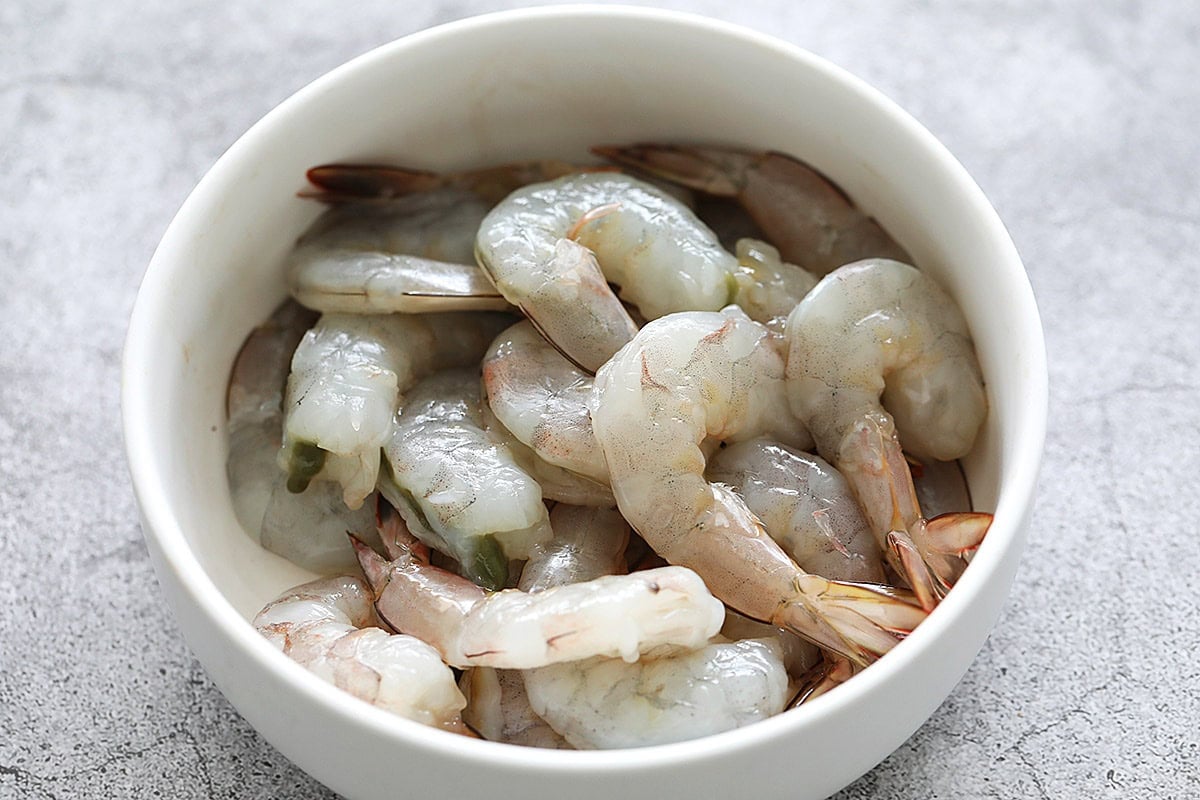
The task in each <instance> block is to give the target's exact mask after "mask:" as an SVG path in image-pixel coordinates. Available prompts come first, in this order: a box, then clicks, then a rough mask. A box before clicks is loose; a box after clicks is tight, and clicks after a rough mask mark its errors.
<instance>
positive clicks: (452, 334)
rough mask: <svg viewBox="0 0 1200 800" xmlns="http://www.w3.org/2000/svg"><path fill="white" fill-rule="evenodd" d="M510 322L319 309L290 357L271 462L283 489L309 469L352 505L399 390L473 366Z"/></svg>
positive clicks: (372, 465)
mask: <svg viewBox="0 0 1200 800" xmlns="http://www.w3.org/2000/svg"><path fill="white" fill-rule="evenodd" d="M509 324H511V318H509V317H508V316H506V315H503V314H496V313H482V312H481V313H474V314H453V313H450V314H422V315H411V316H410V315H404V314H387V315H382V316H362V315H350V314H325V315H324V316H322V317H321V319H320V320H319V321H318V322H317V324H316V326H315V327H314V328H313V329H312V330H310V331H309V332H308V333H307V334H305V336H304V339H303V340H302V341H301V342H300V346H299V347H297V348H296V353H295V355H294V356H293V358H292V373H291V377H290V378H289V379H288V390H287V402H286V406H285V408H286V417H285V420H284V439H283V447H282V450H281V459H282V460H283V462H284V463H285V464H286V468H287V471H288V474H289V483H288V488H290V489H291V490H292V491H295V492H301V491H303V490H304V489H305V488H306V487H307V486H308V483H309V481H310V480H312V479H313V478H314V477H316V476H317V475H320V476H321V477H322V478H325V479H328V480H333V481H336V482H338V483H340V484H341V485H342V487H343V489H344V495H343V497H344V499H345V502H346V505H348V506H349V507H351V508H358V507H359V506H361V505H362V502H363V500H364V499H365V498H366V496H367V495H369V494H370V493H371V492H372V491H373V490H374V489H375V481H376V477H377V476H378V474H379V454H380V448H381V447H382V446H383V444H384V442H386V441H387V438H388V436H389V434H390V433H391V429H392V417H393V415H394V414H395V411H396V408H397V407H398V404H399V401H400V396H401V393H402V392H404V391H405V390H407V389H408V388H409V387H410V386H412V385H413V384H414V383H416V381H417V380H418V379H419V378H420V377H421V376H423V375H426V374H428V373H430V372H432V371H433V370H434V369H435V368H449V367H457V366H465V365H467V364H472V363H476V362H478V360H479V357H480V356H481V355H482V354H483V351H484V349H485V348H486V347H487V345H488V343H489V342H490V341H491V340H492V339H493V338H495V336H496V334H497V333H499V331H500V330H501V329H503V328H504V327H507V325H509Z"/></svg>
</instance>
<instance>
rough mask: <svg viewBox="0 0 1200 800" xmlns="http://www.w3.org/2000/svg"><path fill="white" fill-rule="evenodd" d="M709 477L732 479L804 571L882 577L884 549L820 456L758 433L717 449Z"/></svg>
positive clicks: (870, 579)
mask: <svg viewBox="0 0 1200 800" xmlns="http://www.w3.org/2000/svg"><path fill="white" fill-rule="evenodd" d="M706 475H707V476H708V479H709V480H710V481H714V482H719V483H723V484H726V485H728V486H731V487H733V488H734V489H735V490H736V491H737V492H738V494H740V495H741V496H742V499H743V500H745V501H746V507H747V508H749V509H750V510H751V511H752V512H754V514H755V516H757V517H758V518H759V519H760V520H762V523H763V525H764V526H765V527H766V529H767V533H768V534H770V536H771V538H772V539H774V540H775V541H777V542H779V544H780V545H782V546H783V548H784V549H785V550H786V551H787V553H788V555H790V556H791V557H792V558H793V559H794V560H795V562H796V563H797V564H798V565H799V566H800V568H801V569H803V570H804V571H805V572H813V573H816V574H817V575H821V576H823V577H826V578H830V579H832V580H839V581H854V582H859V583H882V582H883V579H884V574H883V561H882V554H881V553H880V550H879V546H878V545H877V544H876V543H875V537H874V535H873V534H872V532H871V528H870V526H869V525H867V521H866V520H865V519H864V518H863V514H862V511H861V510H859V507H858V501H857V500H855V498H854V493H853V492H852V491H851V489H850V485H849V484H848V483H847V482H846V479H845V478H843V477H842V476H841V474H840V473H839V472H838V471H837V470H835V469H834V468H833V467H831V466H830V465H829V463H828V462H826V461H825V460H824V459H821V458H819V457H817V456H813V455H809V454H808V453H804V452H801V451H799V450H796V449H794V448H791V447H788V446H786V445H782V444H779V443H777V442H773V441H771V440H770V439H765V438H760V439H753V440H751V441H748V442H738V443H737V444H734V445H731V446H729V447H727V448H725V449H723V450H721V451H719V452H718V453H716V454H715V455H714V456H713V457H712V459H710V461H709V465H708V470H707V472H706Z"/></svg>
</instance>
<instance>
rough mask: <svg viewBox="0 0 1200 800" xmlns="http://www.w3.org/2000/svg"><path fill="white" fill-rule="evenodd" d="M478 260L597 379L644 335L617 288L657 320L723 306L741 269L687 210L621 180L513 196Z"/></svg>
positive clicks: (487, 229) (605, 177) (596, 177)
mask: <svg viewBox="0 0 1200 800" xmlns="http://www.w3.org/2000/svg"><path fill="white" fill-rule="evenodd" d="M597 209H603V212H602V213H601V212H597ZM475 252H476V257H477V259H478V261H479V264H480V266H481V267H483V269H484V271H485V272H487V274H488V275H489V276H490V277H491V279H492V281H493V282H494V283H495V284H496V287H497V288H498V289H499V290H500V292H501V293H502V294H503V295H504V296H505V297H506V298H507V299H508V300H509V302H511V303H513V304H514V305H516V306H518V307H520V308H521V310H522V311H524V312H525V314H526V316H528V317H529V318H530V320H531V321H532V322H533V324H534V325H535V326H536V327H537V329H538V330H539V332H541V333H542V334H543V335H544V336H545V337H546V338H547V339H548V340H549V341H551V342H553V343H554V344H555V346H556V347H559V348H560V349H561V350H562V352H563V354H564V355H566V356H567V357H568V358H569V359H570V360H571V361H572V362H574V363H575V364H577V365H578V366H580V367H581V368H582V369H584V370H586V371H588V372H594V371H595V370H596V369H597V368H599V367H600V365H601V364H603V363H604V362H605V361H607V360H608V358H609V357H610V356H611V355H612V354H613V353H615V352H616V351H617V350H618V349H619V348H620V347H621V346H622V345H623V344H625V342H627V341H629V339H631V338H632V337H633V334H634V333H635V332H636V331H637V327H636V326H635V325H634V323H633V320H632V319H631V318H630V316H629V314H628V313H627V312H626V311H625V308H624V306H622V305H621V303H620V301H619V300H618V299H617V297H616V295H614V294H613V293H612V290H611V289H609V287H608V283H609V282H610V281H611V282H613V283H616V284H617V285H618V286H620V291H621V296H622V297H623V298H625V299H627V300H628V301H629V302H631V303H633V304H634V305H636V306H637V307H638V309H639V311H640V312H641V313H642V315H644V316H645V317H647V318H654V317H659V316H662V315H663V314H666V313H668V312H670V311H675V310H679V309H681V308H688V309H703V310H716V309H719V308H721V307H723V306H724V305H725V304H726V303H728V302H729V297H730V281H729V275H730V274H731V272H732V271H733V268H734V265H735V259H734V258H733V256H731V255H730V254H729V253H727V252H725V250H723V249H722V248H721V246H720V244H719V243H718V242H717V239H716V236H715V235H714V234H713V233H712V231H710V230H709V229H708V228H707V227H705V226H704V224H703V223H701V222H700V221H699V220H698V219H696V217H695V215H694V214H692V212H691V211H690V210H688V208H687V207H686V206H684V205H682V204H681V203H680V202H679V201H678V200H676V199H675V198H673V197H671V196H670V195H668V194H666V193H665V192H663V191H661V190H659V189H657V188H656V187H654V186H651V185H650V184H647V183H644V182H642V181H638V180H636V179H634V178H631V177H629V176H627V175H621V174H614V173H583V174H579V175H570V176H567V177H565V178H560V179H559V180H557V181H552V182H549V183H542V184H534V185H532V186H528V187H525V188H523V189H519V190H517V191H516V192H513V193H512V194H511V195H509V196H508V197H507V198H506V199H505V200H504V201H503V202H501V203H500V204H499V205H497V206H496V207H495V208H494V209H492V211H491V213H489V214H488V216H487V217H486V218H485V219H484V221H483V224H482V225H481V226H480V229H479V236H478V239H477V240H476V248H475Z"/></svg>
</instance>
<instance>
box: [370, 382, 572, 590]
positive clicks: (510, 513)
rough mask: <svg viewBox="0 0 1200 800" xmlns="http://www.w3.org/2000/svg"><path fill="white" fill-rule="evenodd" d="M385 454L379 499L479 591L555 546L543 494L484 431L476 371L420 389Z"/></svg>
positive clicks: (408, 399) (500, 583)
mask: <svg viewBox="0 0 1200 800" xmlns="http://www.w3.org/2000/svg"><path fill="white" fill-rule="evenodd" d="M383 451H384V457H385V458H386V462H387V466H388V469H385V470H384V471H383V474H382V475H381V476H380V478H379V490H380V492H381V493H382V494H383V495H384V497H386V498H387V499H388V500H389V501H390V502H391V504H392V505H393V506H395V507H396V508H397V510H399V511H400V513H401V515H402V516H404V518H405V520H406V521H407V523H408V528H409V530H410V531H411V532H412V533H414V534H415V535H416V536H417V537H418V538H419V539H421V540H422V541H423V542H424V543H425V544H426V545H429V546H431V547H434V548H436V549H437V550H439V551H441V552H443V553H445V554H446V555H449V556H451V557H452V558H454V559H455V560H456V561H458V562H459V564H460V565H461V566H462V568H463V572H464V574H465V575H466V576H467V577H468V578H470V579H471V580H472V581H474V582H476V583H478V584H479V585H481V586H483V587H485V588H487V589H493V590H495V589H502V588H504V586H505V585H506V584H507V582H508V562H509V561H510V560H514V559H522V560H523V559H525V558H528V557H529V553H530V550H531V548H532V547H533V546H534V545H536V544H537V543H539V542H544V541H548V540H549V539H550V537H551V530H550V520H549V515H548V514H547V512H546V506H545V505H544V504H543V503H542V489H541V487H540V486H539V485H538V483H537V481H536V480H534V478H533V477H532V476H531V475H530V474H529V473H528V472H526V471H525V470H524V469H522V468H521V467H520V466H519V465H518V464H517V462H516V461H515V460H514V458H513V455H512V453H511V452H510V451H509V449H508V448H507V447H505V446H504V445H503V444H501V443H499V442H497V441H496V440H495V439H494V438H493V437H492V436H490V435H489V434H488V433H487V431H486V430H484V427H483V417H482V414H481V412H480V396H479V372H478V370H477V369H471V368H467V369H457V370H447V371H444V372H439V373H436V374H434V375H432V376H430V377H428V378H425V379H423V380H422V381H420V382H419V383H417V384H416V385H415V386H413V387H412V389H411V390H410V391H409V392H408V393H407V394H406V396H405V399H404V404H403V406H402V407H401V408H400V410H399V411H398V412H397V413H396V418H395V423H394V425H393V427H392V432H391V435H390V437H389V439H388V441H387V442H386V443H385V444H384V448H383Z"/></svg>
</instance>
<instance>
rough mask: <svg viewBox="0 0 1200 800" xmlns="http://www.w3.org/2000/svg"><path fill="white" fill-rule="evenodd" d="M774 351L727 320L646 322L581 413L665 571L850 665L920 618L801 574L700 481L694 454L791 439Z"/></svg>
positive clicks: (692, 316)
mask: <svg viewBox="0 0 1200 800" xmlns="http://www.w3.org/2000/svg"><path fill="white" fill-rule="evenodd" d="M783 369H784V357H783V353H782V350H781V346H780V344H779V341H778V340H777V339H776V337H774V336H773V335H772V334H771V333H770V332H769V331H768V330H767V329H766V328H765V327H764V326H762V325H760V324H758V323H755V322H753V321H751V320H750V319H749V318H747V317H746V316H745V314H744V313H742V312H741V311H740V310H738V309H735V308H731V309H726V310H725V311H724V312H722V313H703V312H693V313H681V314H673V315H671V316H669V317H664V318H662V319H658V320H655V321H653V322H651V323H649V324H648V325H647V326H646V327H645V328H643V329H642V330H641V331H639V333H638V335H637V336H636V337H635V338H634V339H633V341H632V342H630V343H629V344H628V345H627V346H626V347H625V348H623V349H622V350H621V351H620V352H619V353H618V354H617V355H616V356H614V357H613V359H612V360H611V361H609V362H608V363H607V364H606V365H605V366H604V367H603V368H602V369H601V370H600V372H599V373H598V374H597V376H596V385H595V394H594V395H593V404H592V423H593V430H594V431H595V433H596V438H597V439H598V440H599V441H600V445H601V447H602V448H603V449H604V455H605V459H606V460H607V462H608V467H609V473H610V476H611V478H612V487H613V494H614V495H615V496H616V498H617V503H618V505H619V506H620V509H621V512H622V513H623V514H624V516H625V518H626V519H628V520H629V522H630V523H631V524H632V525H633V527H634V529H635V530H637V531H638V532H639V533H640V534H641V535H642V537H643V538H645V540H646V541H647V542H648V543H649V544H650V545H651V547H653V548H654V549H655V551H656V552H658V554H659V555H661V556H662V557H663V558H665V559H666V560H667V561H669V562H670V563H672V564H678V565H681V566H689V567H691V568H693V569H695V570H696V571H697V572H698V573H699V574H700V575H701V576H702V577H703V578H704V580H705V583H706V584H707V585H708V586H709V588H710V589H711V590H712V591H713V592H714V593H715V594H716V595H717V596H718V597H720V598H721V599H722V600H724V601H725V602H726V603H728V604H729V605H730V606H732V607H733V608H735V609H737V610H738V611H741V612H742V613H744V614H746V615H748V616H750V617H753V618H755V619H759V620H762V621H765V622H770V623H772V624H775V625H779V626H781V627H785V628H788V629H790V630H792V631H794V632H796V633H799V634H800V635H802V636H805V637H807V638H809V639H811V640H812V641H814V642H816V643H817V644H820V645H821V646H822V647H825V648H827V649H830V650H833V651H835V652H838V653H841V654H843V655H845V656H846V657H848V658H850V659H852V660H855V661H857V662H859V663H863V662H866V661H869V660H870V659H871V658H872V657H874V656H876V655H879V654H882V653H884V652H887V651H888V650H889V649H891V647H892V646H894V645H895V644H896V642H897V641H898V639H897V634H903V633H904V632H907V631H910V630H912V628H913V627H915V626H916V625H917V624H918V623H919V622H920V621H921V619H922V618H923V617H924V613H923V612H922V611H921V610H920V608H919V607H916V606H915V605H914V604H910V603H909V602H908V601H907V600H906V599H904V598H903V597H901V596H900V595H899V594H897V593H895V592H893V591H889V590H886V589H883V588H878V589H876V588H867V587H865V586H861V585H856V584H848V583H841V582H836V581H828V580H825V579H824V578H821V577H818V576H816V575H811V574H808V573H805V572H804V571H803V570H801V569H800V568H799V567H798V566H796V564H795V562H793V561H792V560H791V559H790V558H789V557H788V556H787V555H786V554H785V553H784V552H783V550H782V549H781V548H780V547H779V545H777V544H776V543H775V542H774V541H773V540H772V539H771V538H770V537H769V536H768V535H767V533H766V532H765V531H764V530H763V528H762V523H761V522H760V521H759V520H758V518H757V517H755V516H754V514H752V513H751V512H750V511H749V509H747V508H746V505H745V503H744V502H743V501H742V500H741V498H739V497H738V496H737V495H736V494H735V493H734V492H733V491H732V490H730V489H729V488H727V487H725V486H722V485H720V484H710V483H709V482H708V481H706V480H705V478H704V469H705V456H704V452H703V450H702V449H701V444H702V442H704V440H705V439H706V438H708V437H715V438H718V439H725V440H738V439H746V438H753V437H754V436H758V435H763V434H768V435H773V436H776V437H781V436H789V435H790V437H791V438H792V439H793V442H792V443H795V439H796V438H799V434H804V435H805V436H806V435H807V434H806V432H804V431H803V429H802V428H801V427H800V426H799V425H798V424H797V423H796V422H795V420H793V419H791V415H790V414H789V413H788V411H787V402H786V399H785V398H784V395H783V390H782V385H783Z"/></svg>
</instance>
